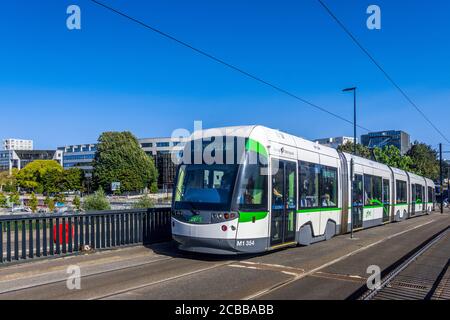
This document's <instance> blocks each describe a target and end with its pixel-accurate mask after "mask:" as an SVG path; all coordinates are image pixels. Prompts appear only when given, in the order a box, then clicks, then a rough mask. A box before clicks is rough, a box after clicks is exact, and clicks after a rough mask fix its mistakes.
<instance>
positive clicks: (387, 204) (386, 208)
mask: <svg viewBox="0 0 450 320" xmlns="http://www.w3.org/2000/svg"><path fill="white" fill-rule="evenodd" d="M390 212H391V188H390V184H389V180H386V179H383V222H389V221H390V216H391V214H390Z"/></svg>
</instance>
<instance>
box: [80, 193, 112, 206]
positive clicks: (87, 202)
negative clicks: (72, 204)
mask: <svg viewBox="0 0 450 320" xmlns="http://www.w3.org/2000/svg"><path fill="white" fill-rule="evenodd" d="M83 209H84V210H85V211H102V210H110V209H111V206H110V204H109V201H108V199H107V198H106V195H105V192H104V191H103V189H101V188H100V189H98V190H97V191H96V192H95V193H94V194H92V195H90V196H87V197H86V198H85V199H84V202H83Z"/></svg>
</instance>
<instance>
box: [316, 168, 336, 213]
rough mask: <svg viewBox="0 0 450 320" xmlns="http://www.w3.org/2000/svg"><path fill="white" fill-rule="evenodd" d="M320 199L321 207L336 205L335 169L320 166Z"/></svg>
mask: <svg viewBox="0 0 450 320" xmlns="http://www.w3.org/2000/svg"><path fill="white" fill-rule="evenodd" d="M320 180H321V181H320V182H321V183H320V199H321V202H322V207H336V206H337V183H338V181H337V169H336V168H330V167H322V170H321V179H320Z"/></svg>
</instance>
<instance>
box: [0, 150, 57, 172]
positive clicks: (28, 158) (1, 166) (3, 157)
mask: <svg viewBox="0 0 450 320" xmlns="http://www.w3.org/2000/svg"><path fill="white" fill-rule="evenodd" d="M62 158H63V152H62V151H60V150H2V151H0V171H9V173H10V174H11V172H12V169H13V168H16V169H19V170H20V169H22V168H24V167H25V166H26V165H27V164H29V163H30V162H33V161H35V160H55V161H57V162H58V163H60V164H61V165H62V163H63V159H62Z"/></svg>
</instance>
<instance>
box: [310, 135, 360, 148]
mask: <svg viewBox="0 0 450 320" xmlns="http://www.w3.org/2000/svg"><path fill="white" fill-rule="evenodd" d="M354 141H355V139H354V138H353V137H345V136H343V137H335V138H324V139H317V140H314V142H317V143H319V144H322V145H324V146H327V147H331V148H335V149H337V148H338V147H339V146H341V145H344V144H346V143H347V142H351V143H353V142H354ZM356 143H358V140H356Z"/></svg>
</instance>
